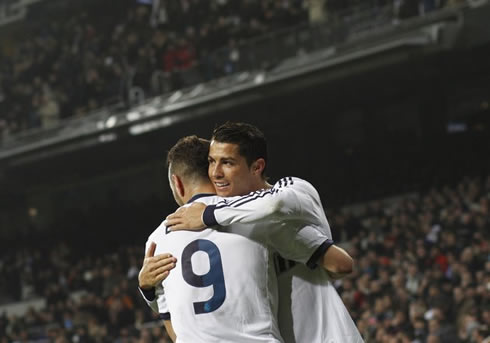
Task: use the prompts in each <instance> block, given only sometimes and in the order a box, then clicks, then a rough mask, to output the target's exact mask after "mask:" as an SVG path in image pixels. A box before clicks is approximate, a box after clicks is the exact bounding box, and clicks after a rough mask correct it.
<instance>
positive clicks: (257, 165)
mask: <svg viewBox="0 0 490 343" xmlns="http://www.w3.org/2000/svg"><path fill="white" fill-rule="evenodd" d="M264 169H265V160H264V159H263V158H259V159H257V160H256V161H255V162H254V163H252V172H253V173H254V174H255V175H262V172H263V171H264Z"/></svg>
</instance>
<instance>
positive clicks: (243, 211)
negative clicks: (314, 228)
mask: <svg viewBox="0 0 490 343" xmlns="http://www.w3.org/2000/svg"><path fill="white" fill-rule="evenodd" d="M321 207H322V204H321V201H320V197H319V195H318V192H317V191H316V189H315V188H314V187H313V186H312V185H311V184H310V183H309V182H307V181H305V180H302V179H299V178H293V177H287V178H283V179H281V180H279V181H278V182H276V184H275V185H274V187H272V188H271V189H266V190H261V191H258V192H253V193H250V194H248V195H245V196H241V197H233V198H229V199H224V200H222V201H220V202H219V203H217V204H216V205H209V206H207V207H206V209H205V211H204V213H203V222H204V224H205V225H206V226H208V227H209V226H215V225H223V226H227V225H231V224H233V223H241V224H251V223H256V222H259V221H262V220H267V221H269V223H273V222H283V221H293V220H302V221H304V222H305V223H309V224H313V225H319V226H320V225H322V220H321V219H320V218H319V216H318V211H315V210H314V209H318V208H321Z"/></svg>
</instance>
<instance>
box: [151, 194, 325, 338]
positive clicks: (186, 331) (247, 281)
mask: <svg viewBox="0 0 490 343" xmlns="http://www.w3.org/2000/svg"><path fill="white" fill-rule="evenodd" d="M197 199H198V201H199V202H203V203H205V204H207V205H212V204H216V203H217V202H218V201H220V200H222V198H219V197H217V196H214V195H208V194H199V195H197V196H194V197H193V198H192V199H191V201H190V202H192V201H195V200H197ZM235 225H242V224H235ZM312 235H313V236H315V235H316V236H317V237H318V239H315V240H311V239H309V240H307V241H308V243H307V244H303V243H299V244H298V246H297V247H296V250H297V251H296V252H294V254H295V256H299V255H301V256H305V257H304V259H305V261H303V262H306V260H307V259H308V258H309V257H311V256H312V255H313V254H314V252H315V251H316V249H317V248H318V246H320V245H321V244H322V243H323V242H324V241H325V237H324V236H323V235H322V234H320V233H319V232H318V233H312ZM291 239H294V237H292V238H291ZM151 242H155V243H156V250H155V255H158V254H162V253H170V254H172V255H173V256H174V257H176V258H177V263H176V267H175V268H174V269H173V270H171V271H170V274H169V276H168V277H167V278H166V279H165V280H164V281H163V282H162V284H161V285H159V286H157V288H156V296H157V304H158V312H159V313H160V315H161V317H162V318H163V319H170V320H171V321H172V326H173V329H174V331H175V333H176V336H177V342H178V343H199V342H203V343H204V342H206V343H212V342H237V343H238V342H276V343H279V342H283V339H282V338H281V336H280V333H279V329H278V323H277V298H278V295H277V277H276V274H275V269H274V259H273V254H272V252H271V251H270V250H269V249H268V248H267V246H266V245H264V244H261V243H259V242H260V241H258V240H252V239H250V238H247V237H244V236H243V235H238V234H234V233H229V232H223V230H221V229H220V231H217V230H213V229H204V230H202V231H199V232H191V231H175V232H171V231H169V230H168V229H167V228H166V227H165V225H164V224H163V223H162V224H161V225H160V226H159V227H158V228H157V229H156V230H155V231H154V232H153V233H152V234H151V235H150V236H149V238H148V241H147V244H146V249H148V248H149V245H150V243H151ZM298 250H300V252H299V251H298ZM300 262H301V261H300ZM153 304H154V302H153ZM150 305H151V304H150ZM154 309H155V308H154Z"/></svg>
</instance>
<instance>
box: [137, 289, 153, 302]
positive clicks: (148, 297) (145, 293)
mask: <svg viewBox="0 0 490 343" xmlns="http://www.w3.org/2000/svg"><path fill="white" fill-rule="evenodd" d="M138 288H139V289H140V290H141V292H142V293H143V296H144V297H145V299H146V300H148V301H153V300H155V298H156V294H155V287H152V288H150V289H142V288H140V287H138Z"/></svg>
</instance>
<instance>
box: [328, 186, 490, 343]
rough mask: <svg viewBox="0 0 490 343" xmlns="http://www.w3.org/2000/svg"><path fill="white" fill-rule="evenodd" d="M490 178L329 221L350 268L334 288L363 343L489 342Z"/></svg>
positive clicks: (339, 215) (334, 216) (344, 215)
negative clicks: (343, 240) (341, 237)
mask: <svg viewBox="0 0 490 343" xmlns="http://www.w3.org/2000/svg"><path fill="white" fill-rule="evenodd" d="M489 202H490V177H488V178H487V179H486V180H481V179H469V178H468V179H465V180H464V181H462V182H461V183H460V184H458V185H457V187H455V188H451V187H444V188H442V189H432V190H431V191H430V192H428V193H427V194H423V195H422V196H421V197H419V198H405V199H401V200H399V201H395V202H393V203H391V204H388V205H387V206H382V205H381V204H380V203H373V204H371V205H370V206H368V207H366V208H364V209H363V211H362V213H358V214H356V215H354V214H340V213H339V214H334V215H333V216H332V215H331V216H330V220H331V224H332V226H333V228H334V230H335V232H342V231H343V232H346V233H347V234H348V236H349V237H348V246H349V248H348V251H349V252H350V254H351V255H352V256H353V257H354V258H355V259H356V261H357V268H356V271H355V272H354V274H353V275H351V276H349V277H348V278H346V279H344V280H342V281H340V282H338V284H337V287H338V290H339V293H340V294H341V295H342V299H343V300H344V303H345V304H346V306H347V307H348V308H349V310H350V313H351V314H352V316H353V318H354V319H355V321H356V322H357V325H358V327H359V329H360V331H361V333H362V334H363V336H364V337H365V338H366V341H367V342H379V343H392V342H397V343H398V342H401V343H405V342H407V343H408V342H412V343H424V342H427V343H462V342H464V343H469V342H472V343H481V342H483V341H484V339H485V338H487V341H486V342H488V340H489V339H490V330H489V329H490V250H489V242H490V240H489V234H490V215H489Z"/></svg>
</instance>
